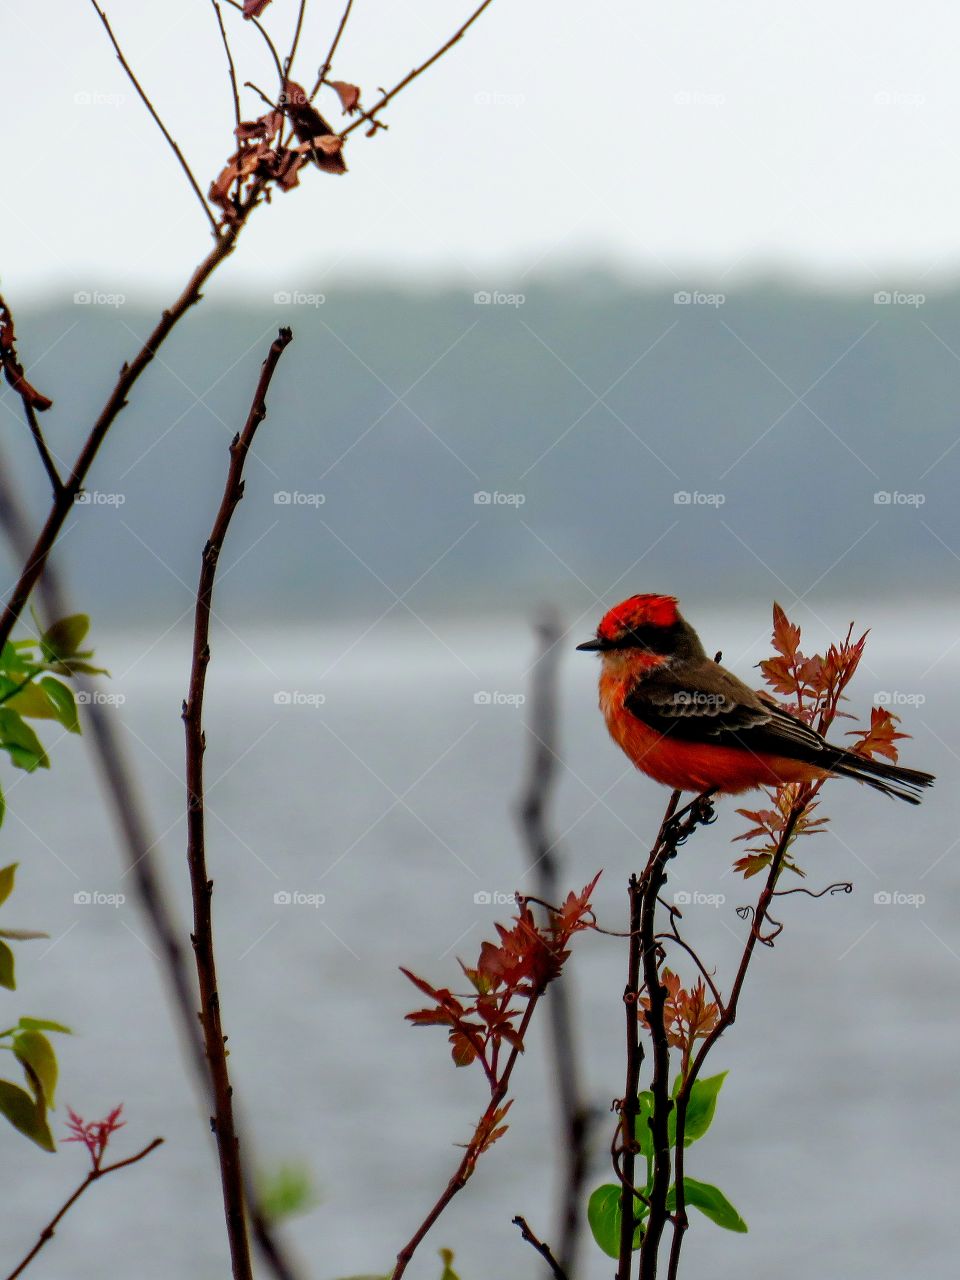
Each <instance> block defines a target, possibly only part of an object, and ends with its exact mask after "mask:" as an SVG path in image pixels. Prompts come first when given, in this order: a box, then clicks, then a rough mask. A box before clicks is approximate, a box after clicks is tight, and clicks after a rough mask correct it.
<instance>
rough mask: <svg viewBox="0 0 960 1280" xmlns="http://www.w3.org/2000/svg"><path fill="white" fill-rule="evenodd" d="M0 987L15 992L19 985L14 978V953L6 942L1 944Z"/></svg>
mask: <svg viewBox="0 0 960 1280" xmlns="http://www.w3.org/2000/svg"><path fill="white" fill-rule="evenodd" d="M0 987H6V988H7V990H8V991H15V990H16V989H17V984H16V982H15V980H14V976H13V952H12V951H11V950H10V948H9V947H8V946H7V944H6V943H5V942H0Z"/></svg>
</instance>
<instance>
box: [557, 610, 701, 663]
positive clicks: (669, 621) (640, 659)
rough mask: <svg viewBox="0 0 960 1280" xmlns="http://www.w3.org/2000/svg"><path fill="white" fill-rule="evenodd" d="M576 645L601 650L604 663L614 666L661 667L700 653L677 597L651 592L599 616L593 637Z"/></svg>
mask: <svg viewBox="0 0 960 1280" xmlns="http://www.w3.org/2000/svg"><path fill="white" fill-rule="evenodd" d="M577 648H578V649H581V650H586V651H587V652H596V653H600V654H601V655H602V656H603V659H604V664H605V665H616V666H620V665H639V666H647V667H651V666H660V665H662V664H663V663H664V662H666V661H670V660H671V659H674V658H678V657H684V658H692V657H700V656H702V655H703V649H702V646H701V644H700V641H699V640H698V638H697V633H696V632H695V631H694V630H693V628H692V627H691V626H690V624H689V623H688V622H686V621H685V620H684V619H683V618H682V617H681V616H680V612H679V610H678V609H677V601H676V597H675V596H662V595H657V594H654V593H652V592H648V593H647V594H645V595H637V596H630V597H629V599H627V600H621V602H620V603H619V604H616V605H614V606H613V608H612V609H610V610H608V612H607V613H605V614H604V615H603V617H602V618H601V619H600V625H599V626H598V627H597V634H596V636H595V637H594V638H593V639H592V640H587V641H585V642H584V643H583V644H578V645H577Z"/></svg>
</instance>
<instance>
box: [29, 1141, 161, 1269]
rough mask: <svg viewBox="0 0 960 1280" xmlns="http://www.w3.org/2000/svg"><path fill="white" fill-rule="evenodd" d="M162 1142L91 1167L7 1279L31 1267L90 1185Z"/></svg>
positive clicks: (135, 1161)
mask: <svg viewBox="0 0 960 1280" xmlns="http://www.w3.org/2000/svg"><path fill="white" fill-rule="evenodd" d="M162 1144H163V1139H162V1138H154V1140H153V1141H152V1142H150V1143H148V1144H147V1145H146V1146H145V1147H144V1148H143V1150H142V1151H138V1152H137V1154H136V1155H135V1156H127V1158H126V1160H117V1161H116V1163H115V1164H108V1165H104V1167H103V1168H102V1169H91V1170H90V1172H89V1173H88V1174H87V1176H86V1177H85V1178H84V1180H83V1182H81V1183H80V1185H79V1187H77V1189H76V1191H74V1193H73V1195H71V1196H69V1197H68V1199H67V1200H65V1201H64V1203H63V1204H62V1205H61V1206H60V1208H59V1209H58V1210H57V1212H56V1213H55V1214H54V1215H53V1217H52V1218H51V1219H50V1221H49V1222H48V1223H47V1225H46V1226H45V1227H44V1228H43V1230H42V1231H41V1232H40V1236H39V1239H38V1240H37V1243H36V1244H35V1245H34V1246H33V1248H32V1249H31V1250H30V1252H29V1253H28V1254H27V1255H26V1257H25V1258H24V1259H23V1260H22V1261H21V1262H20V1263H19V1264H18V1265H17V1266H16V1267H14V1269H13V1270H12V1271H11V1272H10V1274H9V1275H8V1276H7V1280H16V1278H17V1276H19V1275H22V1274H23V1272H24V1271H26V1269H27V1267H29V1265H30V1263H31V1262H32V1261H33V1260H34V1258H35V1257H36V1256H37V1254H38V1253H39V1252H40V1250H41V1249H42V1248H43V1246H44V1245H45V1244H46V1243H47V1241H48V1240H52V1239H53V1234H54V1232H55V1231H56V1229H57V1227H58V1226H59V1225H60V1222H61V1220H62V1219H63V1217H64V1215H65V1214H67V1213H68V1212H69V1211H70V1210H71V1209H72V1208H73V1206H74V1205H75V1204H76V1203H77V1201H78V1200H79V1199H80V1197H81V1196H82V1195H83V1193H84V1192H85V1191H86V1190H87V1189H88V1188H89V1187H91V1186H93V1184H94V1183H95V1182H99V1181H100V1179H101V1178H105V1177H106V1176H107V1174H108V1173H116V1171H117V1170H118V1169H126V1168H127V1167H128V1166H129V1165H131V1164H136V1163H137V1162H138V1161H140V1160H143V1159H144V1157H145V1156H148V1155H149V1154H150V1153H151V1151H156V1149H157V1147H159V1146H162Z"/></svg>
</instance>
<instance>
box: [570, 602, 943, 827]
mask: <svg viewBox="0 0 960 1280" xmlns="http://www.w3.org/2000/svg"><path fill="white" fill-rule="evenodd" d="M577 648H578V649H586V650H588V651H597V652H599V653H600V654H601V656H602V658H603V667H602V670H601V672H600V709H601V711H602V712H603V714H604V718H605V719H606V722H607V728H608V729H609V731H610V736H611V737H612V738H613V740H614V742H616V743H617V744H618V745H619V746H620V747H621V748H622V749H623V751H624V752H625V753H626V754H627V755H628V756H629V757H630V759H631V760H632V761H633V763H634V764H635V765H636V766H637V768H638V769H640V770H641V771H642V772H643V773H646V774H647V775H649V777H651V778H653V779H655V780H656V781H657V782H662V783H664V784H665V785H666V786H668V787H672V788H674V789H676V790H680V791H717V792H726V793H728V794H738V793H739V792H742V791H750V790H752V789H753V788H754V787H775V786H778V785H779V784H780V783H784V782H813V781H816V780H817V779H818V778H822V777H824V776H826V775H828V774H838V775H840V776H841V777H845V778H856V780H857V781H858V782H865V783H866V784H867V785H868V786H870V787H875V788H876V789H877V790H878V791H882V792H883V794H884V795H887V796H897V797H898V798H899V799H901V800H907V801H909V803H910V804H919V803H920V799H919V795H918V793H919V792H920V790H921V788H923V787H929V786H930V785H931V784H932V782H933V776H932V774H929V773H921V772H920V770H918V769H903V768H900V767H899V766H898V765H893V764H885V763H882V762H881V761H879V760H871V759H868V758H867V757H866V756H859V755H856V754H854V753H853V752H852V751H847V750H845V749H844V748H843V747H835V746H832V745H831V744H830V743H829V742H827V740H826V739H825V738H823V737H822V736H821V735H820V734H819V733H817V732H816V730H814V729H811V728H810V726H809V725H806V724H804V723H803V721H802V720H798V719H797V717H796V716H793V715H791V714H790V713H789V712H787V711H784V710H782V708H780V707H778V706H777V705H776V704H775V703H773V702H767V701H765V700H764V699H763V698H761V697H760V696H759V695H758V694H756V693H754V691H753V690H752V689H751V688H749V687H748V686H747V685H745V684H744V683H743V681H742V680H738V679H737V677H736V676H735V675H733V674H732V673H731V672H729V671H727V670H725V669H724V668H723V667H721V666H720V665H719V663H717V662H714V661H713V660H712V659H711V658H708V657H707V654H706V653H705V652H704V648H703V645H702V644H701V643H700V639H699V637H698V635H697V633H696V632H695V631H694V629H693V627H691V626H690V624H689V623H688V622H687V621H686V620H685V619H684V618H682V617H681V616H680V613H679V611H678V610H677V601H676V599H675V598H674V597H673V596H661V595H638V596H631V597H630V598H629V600H624V601H622V602H621V603H620V604H618V605H615V606H614V608H612V609H611V610H610V611H609V613H606V614H605V615H604V616H603V618H602V619H601V622H600V625H599V627H597V634H596V638H595V639H593V640H588V641H587V642H586V643H585V644H580V645H577Z"/></svg>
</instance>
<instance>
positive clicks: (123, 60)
mask: <svg viewBox="0 0 960 1280" xmlns="http://www.w3.org/2000/svg"><path fill="white" fill-rule="evenodd" d="M90 3H91V4H92V5H93V7H94V9H95V11H96V13H97V16H98V17H99V19H100V21H101V22H102V23H103V25H104V27H105V28H106V32H107V35H108V36H109V37H110V43H111V44H112V45H113V47H114V50H115V51H116V55H117V59H118V61H119V63H120V65H121V67H123V69H124V71H125V72H126V73H127V79H128V80H129V81H130V83H131V84H132V85H133V87H134V89H136V91H137V93H138V94H139V96H140V101H141V102H142V103H143V105H144V106H145V107H146V108H147V110H148V111H149V112H150V114H151V115H152V116H153V118H154V120H155V121H156V123H157V127H158V129H159V130H160V132H161V133H162V134H163V136H164V137H165V138H166V140H167V142H168V144H169V146H170V149H171V150H172V151H173V154H174V155H175V156H176V157H177V159H178V160H179V162H180V167H181V169H182V170H183V172H184V173H185V174H186V175H187V181H188V182H189V183H190V186H191V187H192V188H193V193H194V195H195V196H196V197H197V199H198V200H199V201H200V207H201V209H203V212H204V213H205V214H206V216H207V221H208V222H209V223H210V227H211V229H212V231H213V234H214V235H215V236H217V235H219V234H220V232H219V229H218V227H217V220H216V218H215V217H214V216H213V214H212V213H211V211H210V206H209V205H208V204H207V202H206V200H205V199H204V198H203V192H202V191H201V190H200V187H199V186H198V185H197V180H196V178H195V177H194V176H193V170H192V169H191V168H190V166H189V165H188V164H187V162H186V160H185V159H184V156H183V152H182V151H181V150H180V148H179V147H178V146H177V144H176V142H175V141H174V140H173V137H172V136H171V134H170V131H169V129H168V128H167V126H166V125H165V124H164V123H163V121H162V120H161V119H160V116H159V115H158V114H157V110H156V108H155V107H154V105H153V103H152V102H151V101H150V99H149V98H148V97H147V95H146V93H145V91H144V89H143V87H142V86H141V84H140V81H139V80H138V79H137V77H136V76H135V75H134V74H133V71H132V70H131V67H130V64H129V63H128V62H127V60H126V58H125V57H124V56H123V50H122V49H121V48H120V45H119V44H118V43H117V38H116V36H115V35H114V34H113V30H112V28H111V26H110V23H109V21H108V19H107V15H106V14H105V13H104V11H103V10H102V9H101V8H100V6H99V5H98V4H97V0H90Z"/></svg>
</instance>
